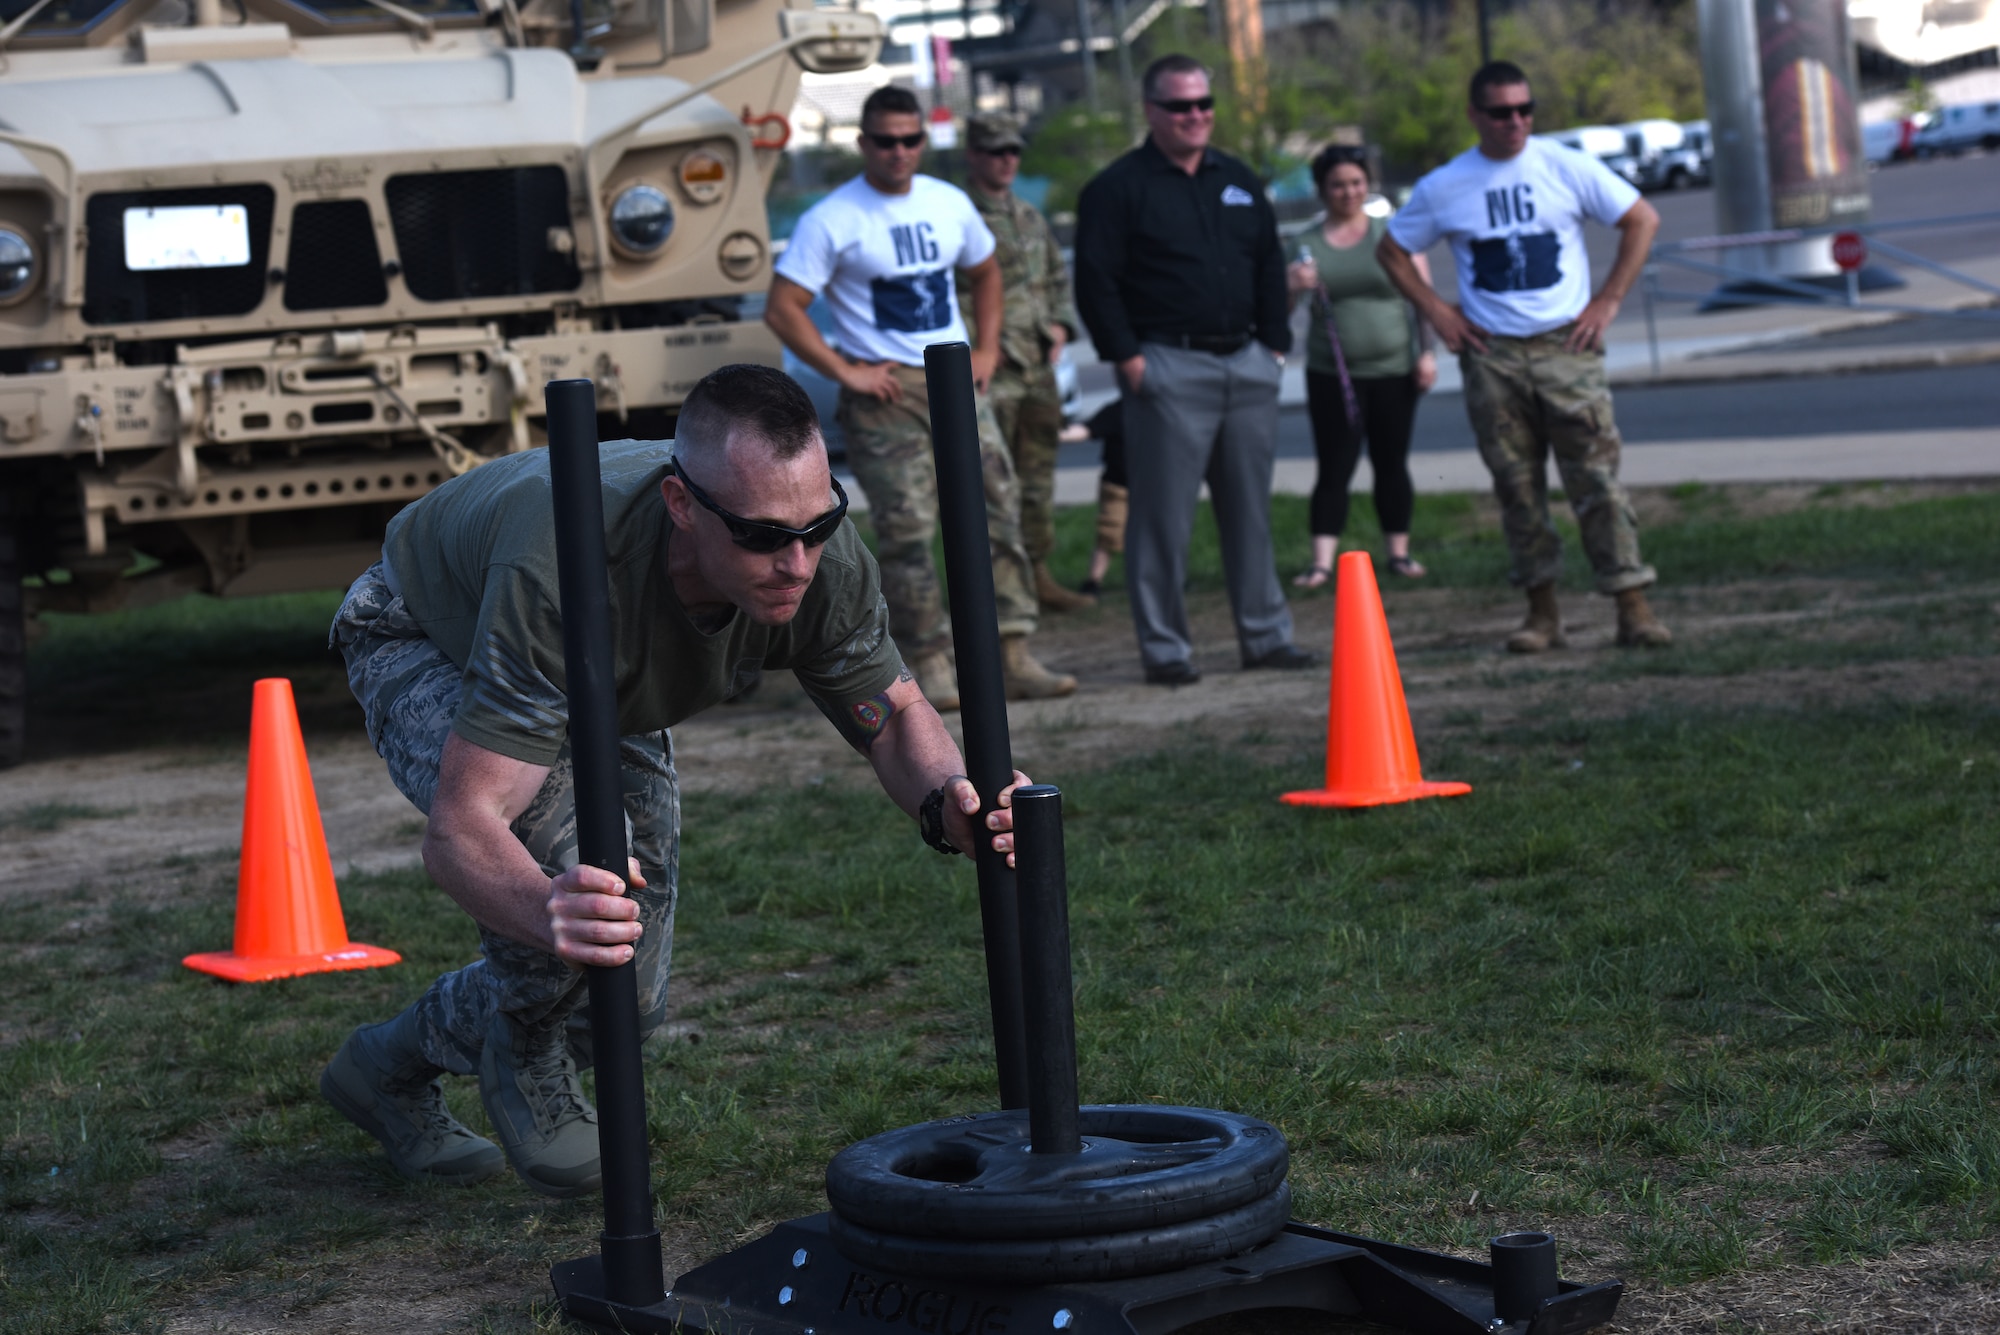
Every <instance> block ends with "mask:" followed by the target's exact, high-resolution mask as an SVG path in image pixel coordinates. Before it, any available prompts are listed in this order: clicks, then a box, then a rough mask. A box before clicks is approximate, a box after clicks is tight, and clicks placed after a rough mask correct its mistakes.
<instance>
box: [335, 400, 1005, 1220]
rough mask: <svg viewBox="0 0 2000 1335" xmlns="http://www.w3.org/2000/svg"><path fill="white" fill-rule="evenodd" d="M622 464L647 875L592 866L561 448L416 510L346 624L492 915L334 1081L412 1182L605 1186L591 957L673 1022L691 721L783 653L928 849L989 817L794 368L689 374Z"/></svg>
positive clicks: (623, 633) (472, 897) (432, 858)
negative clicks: (683, 392) (687, 722)
mask: <svg viewBox="0 0 2000 1335" xmlns="http://www.w3.org/2000/svg"><path fill="white" fill-rule="evenodd" d="M601 465H602V473H603V490H604V512H605V544H606V551H607V556H608V560H607V562H606V570H607V574H608V576H609V581H610V593H611V604H612V617H611V621H612V629H613V636H612V646H611V648H612V663H611V671H612V675H613V677H614V679H615V680H616V681H617V683H618V687H617V691H618V699H617V701H616V707H617V711H618V718H619V722H620V725H621V727H622V728H623V729H624V730H625V731H626V735H625V736H624V737H623V738H622V740H621V745H620V767H621V771H622V775H623V782H622V789H623V797H624V806H625V817H626V828H627V831H628V835H629V840H630V848H631V854H632V858H631V867H630V869H629V871H630V874H629V876H628V877H627V878H620V877H617V876H614V875H612V874H611V873H610V872H608V871H604V870H600V869H598V868H596V867H584V866H579V865H578V855H577V845H576V815H575V793H574V789H573V768H572V764H571V760H570V746H569V722H568V721H569V698H568V695H567V693H566V690H565V688H564V685H563V682H564V667H565V659H564V652H563V644H562V618H561V615H560V612H559V595H558V578H557V571H556V568H555V558H554V538H553V524H554V515H553V512H552V510H551V507H550V505H549V476H548V454H547V452H546V451H543V450H535V451H530V452H528V453H526V454H518V455H512V456H509V457H507V458H505V459H501V460H496V461H494V462H492V463H489V464H486V465H484V466H482V467H481V468H479V469H477V470H475V471H473V472H471V473H468V474H466V475H465V476H464V477H460V478H455V479H453V481H452V482H450V483H449V484H447V485H446V486H443V487H440V488H438V490H436V491H434V492H432V493H431V494H430V495H429V496H426V497H424V498H423V499H422V500H420V501H418V502H416V503H415V504H413V505H411V506H409V507H407V508H406V509H404V510H403V511H402V512H401V513H400V514H399V515H397V516H396V518H395V519H394V520H393V521H392V522H391V524H390V526H389V530H388V533H387V535H386V539H385V541H384V543H383V549H382V560H381V561H380V562H378V563H377V564H376V565H375V566H373V567H371V568H370V569H369V570H368V571H367V572H366V573H365V574H363V575H362V577H361V578H360V579H359V580H357V581H356V582H355V584H354V586H353V588H352V589H350V590H349V592H348V595H347V598H346V601H345V602H344V603H343V604H342V605H341V608H340V612H339V614H338V615H337V616H336V618H335V620H334V624H333V634H332V640H333V644H334V646H335V647H336V648H338V649H339V650H340V652H341V654H342V656H343V657H344V658H345V660H346V662H347V671H348V680H349V682H350V683H351V684H352V686H353V688H354V694H355V698H356V699H358V700H359V701H360V702H361V705H362V710H363V716H364V718H365V719H366V722H367V726H368V736H369V738H370V740H372V741H373V742H374V743H375V747H376V749H377V750H378V751H379V752H380V753H381V755H382V757H383V759H384V760H386V761H387V762H388V765H389V775H390V778H391V779H392V780H393V781H394V782H395V784H396V787H397V788H398V789H400V790H401V791H402V792H403V794H404V795H405V796H406V797H408V798H409V799H410V801H411V802H412V803H413V804H415V805H416V807H417V808H418V809H419V810H421V811H423V812H424V813H425V814H426V815H427V816H429V817H430V822H429V826H428V828H427V830H426V832H425V835H424V865H425V867H426V869H428V870H429V871H430V873H431V875H432V877H433V878H434V879H435V880H436V881H437V882H438V884H439V885H440V886H442V887H443V888H444V890H445V891H446V892H447V893H448V894H450V895H451V897H452V898H453V899H454V900H455V901H456V902H457V903H458V904H459V905H460V907H462V908H464V909H465V910H466V912H467V913H469V914H470V915H471V916H472V917H473V919H474V921H475V922H476V923H477V925H478V929H479V939H480V958H479V959H477V960H475V961H473V962H472V963H470V964H468V965H466V966H465V967H464V968H461V969H457V970H455V971H453V972H450V973H447V974H444V975H442V976H441V977H439V978H438V979H437V980H436V981H434V982H433V983H431V985H430V986H429V987H428V988H427V989H426V990H425V991H424V992H423V994H422V995H421V996H420V997H418V998H417V1000H416V1001H415V1002H414V1003H412V1004H411V1005H410V1006H408V1007H407V1008H406V1009H404V1010H403V1011H402V1012H401V1013H400V1014H398V1015H396V1016H394V1017H393V1018H391V1019H389V1020H386V1021H384V1022H382V1023H380V1024H372V1025H363V1026H362V1027H361V1028H359V1029H357V1030H355V1031H354V1032H353V1033H352V1034H351V1035H349V1036H348V1039H347V1041H346V1042H345V1043H343V1044H342V1045H341V1047H340V1050H339V1051H338V1052H337V1053H335V1054H334V1057H333V1060H332V1061H331V1062H329V1063H328V1064H327V1067H326V1069H325V1071H324V1072H323V1073H322V1074H321V1076H320V1092H321V1094H322V1095H323V1096H324V1097H325V1098H326V1100H327V1101H328V1102H329V1103H331V1104H332V1105H333V1106H334V1107H335V1108H336V1109H338V1110H339V1111H340V1112H341V1113H342V1114H343V1115H344V1116H346V1117H347V1118H348V1120H350V1121H352V1122H353V1123H354V1124H355V1125H357V1126H359V1127H360V1128H362V1129H363V1130H364V1131H367V1132H368V1133H369V1134H371V1135H373V1136H374V1137H375V1138H376V1139H377V1140H379V1141H380V1142H381V1143H382V1146H383V1148H384V1150H386V1151H387V1153H388V1156H389V1161H390V1163H391V1164H392V1165H393V1166H394V1167H395V1168H396V1169H397V1171H398V1172H401V1173H402V1174H404V1175H405V1176H407V1177H410V1178H414V1179H418V1180H427V1181H435V1182H446V1183H470V1182H477V1181H480V1180H482V1179H484V1178H487V1177H491V1176H493V1175H494V1174H496V1173H498V1172H500V1171H501V1170H502V1169H503V1168H505V1167H506V1166H507V1165H508V1164H511V1165H512V1166H513V1168H514V1170H515V1172H516V1173H517V1174H518V1175H519V1176H520V1178H521V1180H522V1181H523V1182H524V1183H526V1184H527V1185H528V1186H530V1187H532V1188H533V1189H534V1190H536V1191H539V1192H541V1193H543V1194H544V1195H549V1196H558V1197H565V1196H577V1195H582V1194H584V1193H587V1192H591V1191H595V1190H596V1189H597V1188H598V1187H599V1185H600V1182H601V1166H600V1162H599V1154H598V1141H597V1115H596V1111H595V1109H593V1108H592V1107H591V1106H590V1104H589V1102H588V1101H587V1100H586V1099H585V1098H584V1096H583V1090H582V1086H581V1085H580V1084H579V1083H578V1079H577V1071H578V1069H579V1068H580V1067H585V1066H589V1065H590V1064H591V1061H592V1057H593V1055H594V1053H593V1051H592V1044H591V1032H590V1026H589V1016H588V1013H587V1011H585V1010H584V1009H583V1007H582V1003H583V1001H584V999H585V996H586V987H585V983H584V976H583V974H582V973H581V972H580V968H579V966H617V965H622V964H626V963H631V964H632V965H633V966H634V971H635V973H636V975H637V984H638V1009H639V1015H638V1021H639V1031H640V1034H641V1035H642V1036H643V1035H645V1034H648V1033H651V1032H652V1031H654V1030H655V1029H657V1028H658V1027H659V1026H660V1024H661V1023H662V1022H663V1021H664V1020H665V1018H666V1009H667V1007H666V1003H667V973H668V966H669V963H670V961H671V956H672V951H673V925H674V906H675V902H676V900H677V899H678V897H679V866H678V864H679V848H680V792H679V787H678V784H677V782H676V778H675V774H674V762H673V744H672V741H671V738H670V737H669V735H668V732H667V728H668V727H670V726H672V725H673V724H676V723H678V722H680V721H681V720H682V719H683V718H686V717H688V716H690V715H692V714H695V713H698V712H700V711H701V710H703V709H706V708H707V707H709V706H710V705H713V704H716V703H718V702H720V701H722V700H726V699H728V698H730V697H731V696H732V695H734V694H737V693H739V692H741V691H742V690H743V689H744V687H745V686H746V684H748V683H749V682H751V681H754V680H755V679H756V676H757V674H758V673H760V672H761V671H763V670H765V669H778V668H788V669H790V670H791V671H792V672H793V673H794V674H796V675H797V677H798V679H799V682H800V684H801V685H802V686H803V687H804V688H805V690H806V692H807V694H808V695H809V696H810V697H811V698H812V700H813V702H814V704H815V705H817V706H818V707H819V709H820V711H821V712H822V713H823V714H825V715H826V717H827V718H828V719H829V721H831V722H832V723H833V724H834V726H835V727H836V728H837V729H838V730H839V731H840V732H841V733H842V735H843V736H845V737H846V738H847V739H848V741H849V742H850V743H851V744H852V745H853V746H854V747H855V748H856V749H857V750H859V751H860V752H861V753H862V754H863V755H865V756H867V757H868V759H869V761H870V763H871V764H873V765H874V766H875V768H876V771H877V774H878V775H879V777H880V779H881V782H882V786H883V788H884V790H885V791H886V792H887V793H888V794H889V796H890V797H891V798H892V799H893V800H894V801H895V802H896V803H897V804H898V805H899V806H901V807H902V808H903V809H904V810H905V811H906V812H908V813H910V814H912V815H918V816H919V817H920V820H919V825H920V831H921V833H922V835H923V838H924V840H925V842H927V843H929V844H930V845H931V846H932V847H933V848H938V849H940V850H941V851H945V852H953V851H957V850H958V849H969V848H973V847H974V846H975V840H977V839H978V838H980V837H981V836H980V834H979V832H978V827H977V826H976V825H975V824H974V822H973V819H972V814H973V813H974V812H976V811H978V807H979V800H978V797H977V795H976V794H974V793H973V790H972V787H971V784H970V783H969V782H968V781H967V780H966V779H965V778H964V777H963V769H964V761H963V760H962V759H961V758H960V756H959V753H958V748H957V746H956V745H954V744H953V742H952V740H951V736H950V734H949V733H947V732H946V731H945V730H944V726H943V724H942V723H941V721H940V720H939V719H938V716H937V713H936V711H935V710H934V709H932V708H931V707H930V706H929V704H928V702H926V701H925V700H924V698H923V695H922V693H921V691H920V690H919V689H918V687H917V685H916V683H915V681H914V679H913V678H912V676H911V674H910V673H909V671H908V670H907V669H905V668H904V666H903V663H902V660H901V658H900V657H899V656H898V654H897V652H896V647H895V643H894V641H893V640H892V639H891V637H890V635H889V627H888V613H887V609H886V608H885V607H884V606H883V602H882V593H881V585H880V582H879V580H878V579H877V576H876V573H875V563H874V561H873V560H872V559H871V558H870V557H869V554H868V550H867V548H866V547H865V546H864V545H863V544H862V542H861V539H860V536H859V535H858V534H857V533H855V531H854V527H853V525H852V524H850V523H848V522H847V520H846V518H845V515H846V510H847V502H846V498H845V496H844V495H842V494H839V493H838V492H837V490H836V488H835V486H834V484H833V480H832V475H831V473H830V471H829V470H828V467H827V461H826V450H825V446H824V444H823V442H822V441H821V439H820V434H819V424H818V421H817V419H816V417H815V416H814V413H813V407H812V402H811V400H809V399H808V398H806V396H805V393H804V391H802V390H801V389H800V388H799V387H798V385H797V384H795V383H794V382H793V381H792V380H791V379H790V378H789V377H788V376H786V375H785V374H784V373H783V372H782V371H776V370H772V369H771V368H769V367H763V366H731V367H724V368H723V369H721V370H719V371H717V372H715V373H714V374H712V375H710V376H708V377H707V378H705V379H704V380H703V381H702V382H701V383H700V384H698V385H696V386H695V388H694V390H693V391H692V392H690V394H689V395H688V398H687V401H686V403H685V404H684V405H683V408H682V412H681V418H680V438H679V439H678V440H677V441H675V442H674V445H673V448H672V451H671V455H670V453H669V450H668V449H667V447H666V446H665V445H664V443H662V442H654V441H614V442H611V443H609V444H607V445H605V446H604V447H603V449H602V451H601ZM829 506H830V507H831V508H828V507H829ZM746 514H747V515H754V516H759V517H758V518H755V519H748V518H744V517H743V516H744V515H746ZM927 789H928V790H929V791H928V792H926V790H927ZM968 796H969V797H970V801H971V806H969V807H968V806H967V805H966V801H967V798H968ZM984 824H985V828H987V829H989V830H995V831H1003V830H1007V829H1010V828H1011V824H1012V817H1011V814H1010V813H1008V812H1004V811H995V812H993V813H990V814H988V815H987V816H986V817H985V820H984ZM1010 841H1011V836H1008V837H1005V838H1002V839H1000V840H998V841H996V844H995V847H996V848H1002V850H1003V851H1005V850H1004V847H1003V846H1004V845H1005V844H1007V843H1009V842H1010ZM446 1073H451V1074H457V1075H477V1076H478V1078H479V1094H480V1101H481V1103H482V1105H483V1106H484V1108H485V1110H486V1113H487V1116H488V1118H489V1120H490V1121H491V1122H492V1124H493V1129H494V1134H495V1140H497V1141H499V1144H498V1145H495V1144H494V1142H493V1141H489V1140H487V1139H486V1138H484V1137H483V1136H479V1135H477V1134H475V1133H474V1132H473V1131H472V1130H471V1129H470V1128H468V1127H467V1126H465V1125H464V1124H463V1123H461V1122H459V1121H458V1120H457V1119H456V1118H455V1117H453V1116H452V1114H451V1112H450V1109H449V1108H448V1107H447V1106H446V1104H445V1101H444V1095H443V1091H442V1088H441V1083H440V1082H441V1078H442V1077H443V1076H444V1075H445V1074H446Z"/></svg>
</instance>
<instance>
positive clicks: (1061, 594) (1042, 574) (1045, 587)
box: [1035, 561, 1097, 612]
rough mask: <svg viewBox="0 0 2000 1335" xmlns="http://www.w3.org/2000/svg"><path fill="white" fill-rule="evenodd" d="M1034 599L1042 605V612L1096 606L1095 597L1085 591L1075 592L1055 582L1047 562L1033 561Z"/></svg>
mask: <svg viewBox="0 0 2000 1335" xmlns="http://www.w3.org/2000/svg"><path fill="white" fill-rule="evenodd" d="M1035 601H1036V602H1038V603H1040V604H1041V605H1042V610H1043V611H1044V612H1081V611H1083V610H1085V609H1086V608H1091V607H1095V606H1097V599H1095V598H1093V597H1091V596H1090V595H1089V594H1087V593H1077V592H1075V591H1074V590H1072V589H1065V588H1064V587H1063V586H1062V585H1060V584H1058V583H1056V577H1055V575H1054V574H1053V573H1051V572H1050V570H1049V566H1048V562H1046V561H1037V562H1035Z"/></svg>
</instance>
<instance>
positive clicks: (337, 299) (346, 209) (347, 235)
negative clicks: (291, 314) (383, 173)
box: [285, 199, 389, 311]
mask: <svg viewBox="0 0 2000 1335" xmlns="http://www.w3.org/2000/svg"><path fill="white" fill-rule="evenodd" d="M388 299H389V284H388V282H387V280H385V279H384V278H383V277H382V252H381V250H379V249H378V248H377V247H376V245H375V219H374V215H373V214H372V213H370V212H369V209H368V201H367V200H365V199H323V200H312V201H309V202H307V203H304V204H300V205H299V206H298V207H297V208H294V209H293V210H292V243H291V247H290V249H289V250H288V251H287V252H286V255H285V309H287V310H293V311H330V310H335V309H337V308H339V307H341V306H380V305H381V304H382V303H383V302H385V301H387V300H388Z"/></svg>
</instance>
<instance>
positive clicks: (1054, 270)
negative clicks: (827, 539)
mask: <svg viewBox="0 0 2000 1335" xmlns="http://www.w3.org/2000/svg"><path fill="white" fill-rule="evenodd" d="M965 146H966V164H967V171H968V174H969V175H970V176H971V186H972V188H971V189H970V190H969V191H968V192H967V193H968V194H970V195H971V196H972V202H973V205H974V206H975V207H977V208H978V210H979V216H980V217H982V218H984V219H985V220H986V226H987V227H988V228H989V229H990V230H991V231H992V233H993V239H994V242H995V243H996V244H997V246H998V249H997V250H996V251H995V252H994V253H995V255H997V256H998V258H999V260H1000V281H1001V286H1002V288H1003V289H1004V290H1005V293H1006V296H1005V298H1004V300H1005V302H1006V306H1005V308H1004V310H1003V311H1002V313H1001V317H1000V365H999V368H998V369H997V370H995V371H994V372H993V383H992V385H991V386H989V387H988V389H987V397H988V399H989V400H990V401H991V402H992V404H993V417H994V419H995V420H996V421H997V422H998V423H999V426H1000V436H1001V438H1002V439H1003V440H1005V441H1006V442H1007V449H1008V452H1009V453H1011V454H1012V455H1013V458H1014V475H1015V477H1017V478H1019V479H1020V483H1021V541H1022V544H1023V545H1024V546H1026V547H1027V549H1028V558H1029V559H1030V560H1031V561H1033V562H1034V563H1035V596H1036V598H1038V599H1039V600H1040V602H1041V605H1042V608H1043V610H1044V611H1050V612H1074V611H1076V610H1078V609H1079V608H1084V607H1090V606H1093V605H1094V604H1095V603H1096V602H1097V600H1096V599H1095V598H1092V597H1088V596H1086V595H1084V594H1081V593H1074V592H1072V591H1070V590H1069V589H1065V588H1064V587H1063V586H1062V585H1060V584H1058V583H1056V578H1055V576H1054V575H1053V574H1051V573H1050V571H1049V556H1050V554H1051V553H1052V552H1054V551H1055V546H1056V515H1055V503H1056V450H1057V448H1058V446H1059V444H1060V442H1059V441H1058V439H1057V438H1058V436H1060V434H1061V433H1062V426H1063V415H1062V394H1061V392H1060V391H1059V390H1058V389H1057V388H1056V369H1055V364H1056V361H1057V359H1058V358H1060V357H1061V356H1062V350H1063V345H1064V344H1065V343H1067V342H1068V341H1069V340H1070V339H1071V338H1073V337H1075V335H1076V308H1075V306H1074V305H1073V304H1072V303H1071V301H1070V294H1069V269H1068V267H1067V266H1066V265H1064V263H1063V257H1062V248H1061V247H1060V246H1058V245H1057V244H1056V235H1055V233H1054V232H1053V231H1051V230H1050V228H1049V221H1048V219H1046V218H1044V217H1043V216H1042V214H1041V211H1040V210H1039V209H1037V208H1036V207H1035V206H1034V205H1032V204H1030V203H1028V201H1027V200H1025V199H1022V198H1021V197H1020V196H1018V195H1016V194H1015V193H1014V177H1015V175H1016V174H1017V173H1018V172H1019V171H1020V169H1021V151H1022V149H1024V148H1025V147H1026V141H1024V140H1023V139H1022V138H1021V127H1020V125H1019V123H1018V122H1016V121H1015V120H1014V118H1013V117H1011V116H1003V115H997V114H996V115H987V116H974V117H972V118H971V119H970V120H968V121H967V122H966V124H965Z"/></svg>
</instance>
